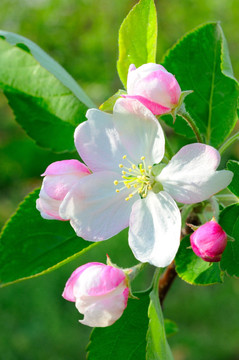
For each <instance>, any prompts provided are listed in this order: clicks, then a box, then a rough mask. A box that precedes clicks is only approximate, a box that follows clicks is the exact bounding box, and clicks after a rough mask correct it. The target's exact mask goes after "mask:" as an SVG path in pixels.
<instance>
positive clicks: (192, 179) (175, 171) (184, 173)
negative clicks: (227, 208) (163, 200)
mask: <svg viewBox="0 0 239 360" xmlns="http://www.w3.org/2000/svg"><path fill="white" fill-rule="evenodd" d="M219 163H220V154H219V152H218V151H217V150H216V149H214V148H213V147H212V146H209V145H205V144H190V145H186V146H184V147H183V148H182V149H181V150H179V152H178V153H177V154H176V155H175V156H174V157H173V158H172V159H171V161H170V163H169V164H168V165H167V166H166V167H165V168H164V169H163V170H162V172H161V173H160V174H159V175H158V177H157V178H156V179H157V180H158V181H159V182H161V183H162V185H163V188H164V190H165V191H167V192H168V193H169V194H170V195H171V196H172V197H173V198H174V199H175V200H176V201H178V202H181V203H184V204H191V203H197V202H200V201H203V200H206V199H208V198H209V197H210V196H212V195H213V194H215V193H217V192H218V191H220V190H222V189H224V188H225V187H227V186H228V185H229V184H230V182H231V179H232V176H233V174H232V172H230V171H227V170H222V171H215V170H216V168H217V167H218V165H219Z"/></svg>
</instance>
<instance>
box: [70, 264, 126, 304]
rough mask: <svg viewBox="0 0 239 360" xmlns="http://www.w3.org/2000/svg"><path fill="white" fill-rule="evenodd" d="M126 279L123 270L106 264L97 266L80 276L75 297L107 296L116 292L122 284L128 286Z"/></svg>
mask: <svg viewBox="0 0 239 360" xmlns="http://www.w3.org/2000/svg"><path fill="white" fill-rule="evenodd" d="M125 279H126V277H125V274H124V272H123V271H122V270H121V269H117V268H115V267H112V266H109V265H105V264H95V265H92V266H89V267H88V268H87V269H85V270H84V272H82V273H81V275H80V276H78V280H77V281H76V283H75V285H74V295H75V297H76V298H78V297H79V296H83V295H87V296H102V295H106V294H107V293H109V292H112V291H114V290H115V288H117V287H118V286H119V285H120V284H121V283H122V282H123V283H124V285H125V286H126V282H125Z"/></svg>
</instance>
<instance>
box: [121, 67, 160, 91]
mask: <svg viewBox="0 0 239 360" xmlns="http://www.w3.org/2000/svg"><path fill="white" fill-rule="evenodd" d="M132 65H133V64H131V65H130V66H129V71H128V77H127V92H128V94H129V95H133V94H135V90H136V88H137V84H138V82H140V81H141V80H142V79H143V78H144V77H146V76H148V75H149V74H150V73H151V72H153V71H158V70H161V71H165V72H166V73H167V70H166V69H165V68H164V67H163V66H162V65H160V64H155V63H148V64H144V65H141V66H140V67H139V68H138V69H136V67H135V66H134V65H133V66H134V68H133V66H132ZM132 70H135V71H132Z"/></svg>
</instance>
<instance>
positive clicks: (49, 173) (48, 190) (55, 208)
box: [36, 160, 90, 220]
mask: <svg viewBox="0 0 239 360" xmlns="http://www.w3.org/2000/svg"><path fill="white" fill-rule="evenodd" d="M89 174H90V171H89V169H88V168H87V167H86V166H85V165H84V164H82V163H81V162H80V161H78V160H63V161H56V162H54V163H52V164H51V165H49V166H48V167H47V169H46V171H45V172H44V173H43V174H42V176H45V178H44V180H43V184H42V187H41V191H40V194H39V199H37V202H36V207H37V209H38V210H39V211H40V213H41V216H42V217H43V218H44V219H50V220H63V219H62V218H61V217H60V215H59V207H60V205H61V203H62V201H63V200H64V198H65V196H66V195H67V193H68V191H69V190H70V189H71V188H72V187H73V186H74V185H75V184H76V183H77V182H78V181H79V179H80V178H82V177H83V176H86V175H89Z"/></svg>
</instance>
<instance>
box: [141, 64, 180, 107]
mask: <svg viewBox="0 0 239 360" xmlns="http://www.w3.org/2000/svg"><path fill="white" fill-rule="evenodd" d="M137 90H138V94H139V95H142V96H144V97H146V98H148V99H150V100H151V101H153V102H158V103H160V104H161V105H163V106H165V107H169V108H172V107H174V106H175V105H177V104H178V102H179V99H180V95H181V89H180V86H179V84H178V82H177V80H176V79H175V77H174V76H173V75H172V74H170V73H169V72H166V71H161V70H160V71H154V72H152V73H151V74H149V75H148V76H146V77H145V78H144V79H143V81H142V82H140V83H139V84H138V88H137Z"/></svg>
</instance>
